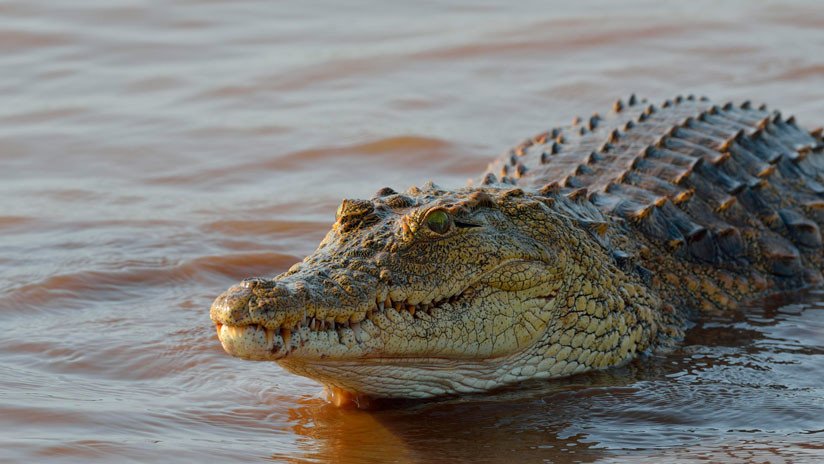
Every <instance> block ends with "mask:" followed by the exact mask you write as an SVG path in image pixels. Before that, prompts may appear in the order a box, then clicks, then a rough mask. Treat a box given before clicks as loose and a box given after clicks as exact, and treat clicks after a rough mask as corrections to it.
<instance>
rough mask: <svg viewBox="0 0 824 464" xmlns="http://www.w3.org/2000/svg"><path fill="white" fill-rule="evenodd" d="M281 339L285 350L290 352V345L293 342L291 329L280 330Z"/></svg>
mask: <svg viewBox="0 0 824 464" xmlns="http://www.w3.org/2000/svg"><path fill="white" fill-rule="evenodd" d="M280 338H282V339H283V346H284V349H286V350H289V343H290V342H291V341H292V331H291V330H289V329H285V328H283V329H280Z"/></svg>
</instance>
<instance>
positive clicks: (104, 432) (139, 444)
mask: <svg viewBox="0 0 824 464" xmlns="http://www.w3.org/2000/svg"><path fill="white" fill-rule="evenodd" d="M338 3H339V2H325V4H311V5H310V4H309V3H294V2H293V3H291V4H289V5H288V8H287V7H286V6H285V5H282V4H279V3H273V2H265V1H256V0H249V1H244V2H237V1H219V0H170V1H166V2H150V1H141V0H119V1H116V2H111V1H106V2H104V1H101V0H75V1H71V2H69V1H43V0H6V1H4V2H0V102H2V104H0V322H2V323H3V327H4V329H5V330H3V331H2V332H0V461H17V462H43V461H69V462H76V461H86V460H90V459H93V460H100V461H106V462H120V461H138V462H157V461H162V462H169V461H180V462H193V461H195V462H197V461H206V460H209V461H212V460H223V461H254V460H257V461H260V460H270V459H274V460H276V461H297V462H301V461H310V462H311V461H319V462H327V461H330V460H332V461H336V462H370V461H373V462H384V461H385V460H386V459H392V460H395V461H397V462H443V461H446V460H467V461H468V460H473V461H479V462H497V461H504V462H513V460H516V461H535V460H552V461H556V462H566V461H570V460H578V461H610V460H615V461H621V460H622V459H625V458H627V457H628V456H633V457H639V456H641V457H646V458H648V459H649V460H650V461H655V462H657V461H658V460H662V459H666V460H673V459H681V460H700V459H705V460H714V461H725V460H729V459H739V460H746V459H749V458H750V457H752V458H753V459H754V460H761V461H763V460H773V461H781V460H795V461H804V460H805V459H806V460H815V459H818V458H819V457H820V456H822V455H824V449H822V443H824V420H823V419H822V417H824V403H822V398H824V394H822V393H824V392H822V387H821V385H820V382H818V381H817V379H819V378H820V373H821V372H824V369H822V368H824V365H822V364H824V356H822V350H824V340H822V333H824V311H822V309H824V294H822V293H821V292H820V291H819V292H816V291H811V292H807V293H799V294H797V295H793V296H792V298H791V299H789V300H774V301H767V302H760V303H758V304H755V305H754V306H752V307H751V308H747V309H744V310H742V311H740V312H738V313H735V314H730V315H725V316H724V317H721V316H718V317H717V318H716V319H712V320H706V321H704V322H702V323H701V324H699V325H697V326H696V327H694V328H693V329H692V331H691V332H690V333H689V335H688V339H687V340H686V342H685V344H684V345H683V347H682V348H680V349H679V350H678V351H676V352H674V353H671V354H668V355H660V356H657V357H654V358H651V359H645V360H642V361H640V362H637V363H634V364H632V365H630V366H627V367H625V368H623V369H618V370H613V371H609V372H604V373H596V374H588V375H582V376H577V377H574V378H571V379H567V380H564V381H558V382H542V383H534V384H530V385H523V386H522V388H518V389H511V390H506V391H501V392H497V393H495V394H493V395H484V396H475V397H466V398H460V399H456V398H452V399H444V400H440V401H433V402H427V403H395V404H385V405H382V409H379V410H376V411H368V412H367V411H353V410H339V409H334V408H331V407H329V406H328V405H326V403H325V402H324V401H323V400H322V399H321V392H320V388H319V387H318V385H316V384H315V383H313V382H311V381H309V380H307V379H303V378H300V377H295V376H292V375H288V374H286V373H285V372H283V371H282V370H281V369H279V368H278V367H277V366H276V365H274V364H269V363H258V364H256V363H250V362H245V361H240V360H237V359H233V358H231V357H229V356H227V355H226V354H225V353H224V352H223V351H222V349H221V348H220V345H219V343H218V342H217V341H216V339H215V336H214V329H213V328H212V326H211V324H210V322H209V320H208V314H207V308H208V307H209V304H210V303H211V301H212V299H213V298H214V297H215V296H216V295H217V294H218V293H220V292H221V291H223V290H224V289H225V288H226V287H227V286H228V285H230V284H232V283H234V282H236V281H237V280H239V279H241V278H243V277H247V276H250V275H271V274H275V273H279V272H282V271H284V270H286V269H288V268H289V266H291V264H293V263H294V262H295V261H297V260H299V259H300V258H302V257H303V256H304V255H305V254H306V253H308V252H309V251H311V250H312V249H313V248H314V247H315V245H316V244H317V243H318V242H319V241H320V239H321V238H322V237H323V235H324V234H325V232H326V230H327V228H328V227H329V225H330V223H331V222H332V220H333V216H334V211H335V209H336V207H337V205H338V204H339V202H340V200H341V198H343V197H368V196H370V195H371V194H372V193H373V192H375V191H376V190H378V189H379V188H381V187H384V186H387V185H388V186H392V187H394V188H396V189H403V188H406V187H408V186H409V185H410V184H412V183H418V184H421V183H423V182H425V181H427V180H429V179H432V180H434V181H435V182H437V183H438V184H441V185H445V186H458V185H462V184H463V183H464V182H465V181H466V179H467V178H471V177H476V176H477V175H479V174H480V173H481V172H482V171H483V168H484V167H485V166H486V164H487V163H488V162H489V161H491V159H492V158H493V157H494V155H495V154H496V153H500V152H501V150H502V149H504V148H505V147H507V146H511V145H513V144H515V143H517V142H518V141H520V140H522V139H523V138H524V137H527V136H530V135H533V134H536V133H538V132H541V131H542V130H545V129H546V128H547V127H549V126H551V125H556V124H564V123H566V122H568V121H569V120H571V119H572V116H574V115H576V114H579V115H581V114H585V113H588V112H591V111H604V110H605V109H606V108H608V107H609V105H610V102H611V101H613V100H614V99H616V98H618V97H622V96H626V95H628V94H629V93H631V92H636V93H638V94H639V95H643V96H645V97H648V98H650V99H652V100H662V99H664V98H669V97H672V96H674V95H675V94H678V93H695V94H706V95H709V96H711V97H713V98H716V99H719V100H724V99H740V100H743V99H753V100H754V101H762V100H763V101H765V102H767V103H768V104H769V105H771V106H772V107H779V108H781V109H782V110H784V111H785V113H792V114H795V115H796V116H797V118H798V120H799V122H800V123H802V124H808V125H809V126H811V127H815V126H816V125H821V124H822V122H824V106H822V104H821V102H822V101H824V85H822V83H824V61H822V54H821V53H820V51H821V46H822V43H824V32H822V31H824V10H822V9H821V7H820V6H819V5H818V4H817V3H816V2H809V1H804V0H796V1H790V2H786V3H784V4H781V5H779V4H777V3H757V4H754V3H752V2H749V1H744V0H734V1H729V2H724V3H723V4H720V5H719V4H718V2H711V1H709V0H699V1H694V2H681V3H679V4H675V3H666V4H665V3H661V2H653V1H647V0H632V1H628V2H621V5H620V6H619V5H615V4H613V2H606V1H599V2H594V3H593V2H586V3H580V4H577V3H576V4H574V5H569V4H568V3H570V2H555V1H552V2H545V1H537V0H536V1H527V2H525V3H524V2H521V3H519V4H518V6H517V7H514V6H513V5H511V4H510V3H507V2H496V1H482V2H463V3H460V2H459V3H455V2H448V3H445V2H428V3H422V2H408V3H404V4H399V3H395V4H391V5H390V4H386V2H375V1H371V0H359V1H357V2H354V3H351V2H350V3H348V4H347V6H346V7H345V8H343V7H341V6H339V5H338ZM515 458H517V459H515Z"/></svg>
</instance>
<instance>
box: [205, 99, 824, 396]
mask: <svg viewBox="0 0 824 464" xmlns="http://www.w3.org/2000/svg"><path fill="white" fill-rule="evenodd" d="M822 151H824V143H822V134H821V129H817V130H814V131H812V132H809V131H807V130H804V129H802V128H800V127H799V126H798V125H797V124H796V122H795V120H794V118H792V117H790V118H784V117H782V116H781V115H780V113H777V112H769V111H767V109H766V108H765V107H764V106H763V105H762V106H759V107H755V106H753V105H752V104H750V103H749V102H744V103H742V104H740V105H733V104H732V103H728V104H725V105H723V106H719V105H715V104H713V103H712V102H710V101H708V100H707V99H706V98H703V97H702V98H695V97H692V96H689V97H685V98H683V97H677V98H675V99H673V100H667V101H665V102H663V104H659V105H652V104H649V103H647V102H646V101H640V100H638V99H636V98H635V96H631V97H630V98H629V99H628V100H626V101H621V100H619V101H617V102H615V104H614V105H613V108H612V110H611V111H609V112H607V113H604V114H603V115H598V114H594V115H592V116H591V117H588V118H584V119H581V118H575V119H574V120H573V123H572V125H570V126H567V127H563V128H555V129H551V130H549V131H547V132H544V133H542V134H539V135H537V136H535V137H533V138H531V139H528V140H526V141H525V142H523V143H521V144H520V145H518V146H517V147H515V148H514V149H512V150H510V151H509V152H508V153H506V154H505V155H504V156H503V157H501V158H500V159H499V160H497V161H495V162H493V163H492V164H491V165H490V166H489V168H488V170H487V172H486V173H485V174H484V175H483V176H482V177H481V178H480V179H478V180H477V181H476V182H473V183H472V185H470V186H468V187H465V188H462V189H457V190H445V189H442V188H439V187H437V186H435V185H433V184H427V185H426V186H424V187H421V188H417V187H412V188H410V189H409V190H408V191H406V192H404V193H397V192H395V191H394V190H392V189H390V188H384V189H382V190H380V191H379V192H378V193H377V194H376V195H375V196H374V197H373V198H372V199H370V200H344V202H343V203H342V204H341V207H340V208H339V209H338V213H337V216H336V222H335V224H334V225H333V227H332V230H331V231H330V232H329V234H328V235H327V236H326V238H325V239H324V240H323V242H322V243H321V244H320V246H319V247H318V249H317V251H315V252H314V253H313V254H312V255H310V256H308V257H307V258H306V259H305V260H304V261H303V262H301V263H298V264H296V265H295V266H293V267H292V269H290V270H289V271H288V272H286V273H284V274H282V275H280V276H277V277H275V278H274V279H262V278H255V279H247V280H245V281H243V282H242V283H240V284H239V285H236V286H234V287H232V288H230V289H229V290H227V291H226V292H224V293H223V294H222V295H221V296H220V297H218V298H217V299H216V300H215V302H214V304H213V305H212V309H211V317H212V319H213V321H214V322H215V323H216V325H217V330H218V336H219V338H220V340H221V342H222V344H223V346H224V348H225V349H226V350H227V351H228V352H229V353H231V354H233V355H236V356H239V357H242V358H246V359H253V360H275V361H277V362H279V363H280V364H281V365H282V366H283V367H285V368H286V369H288V370H290V371H292V372H295V373H297V374H300V375H305V376H308V377H310V378H313V379H316V380H318V381H319V382H321V383H322V384H324V385H325V386H326V387H327V389H328V391H329V392H330V396H331V398H332V399H333V400H334V401H335V402H336V403H338V404H342V403H346V402H348V401H359V400H360V399H364V398H367V397H413V398H422V397H432V396H438V395H444V394H455V393H462V392H478V391H486V390H490V389H493V388H496V387H499V386H502V385H507V384H512V383H516V382H518V381H521V380H525V379H531V378H552V377H560V376H566V375H571V374H575V373H579V372H584V371H588V370H593V369H603V368H608V367H611V366H616V365H621V364H623V363H626V362H628V361H629V360H631V359H633V358H634V357H636V356H638V355H639V353H643V352H648V351H650V350H653V349H657V348H661V347H665V346H671V345H672V343H674V342H676V341H677V340H678V339H679V338H680V337H681V335H682V334H683V329H684V327H685V323H686V321H687V320H688V319H690V318H694V317H699V316H700V313H701V312H706V311H723V310H728V309H730V308H732V307H734V306H736V305H737V304H738V303H740V302H742V301H744V300H747V299H751V298H754V297H757V296H759V295H761V294H764V293H766V292H774V291H785V290H789V289H793V288H799V287H802V286H807V285H816V284H819V283H821V281H822V274H821V271H822V268H824V252H822V235H821V228H822V227H824V185H822V184H824V154H822Z"/></svg>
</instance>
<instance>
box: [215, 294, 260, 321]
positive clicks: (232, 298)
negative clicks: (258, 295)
mask: <svg viewBox="0 0 824 464" xmlns="http://www.w3.org/2000/svg"><path fill="white" fill-rule="evenodd" d="M251 298H252V290H251V289H249V288H248V287H245V286H243V285H235V286H233V287H231V288H229V289H228V290H226V291H225V292H223V293H222V294H221V295H220V296H218V297H217V298H216V299H215V301H214V303H212V309H211V317H212V320H213V321H215V322H216V323H220V324H238V323H242V322H243V321H244V320H245V319H246V318H248V315H249V310H248V305H249V300H250V299H251Z"/></svg>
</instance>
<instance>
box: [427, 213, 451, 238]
mask: <svg viewBox="0 0 824 464" xmlns="http://www.w3.org/2000/svg"><path fill="white" fill-rule="evenodd" d="M451 226H452V220H451V219H450V217H449V215H448V214H446V211H443V210H440V209H436V210H435V211H431V212H430V213H429V214H427V215H426V227H429V230H431V231H432V232H435V233H436V234H445V233H447V232H449V228H450V227H451Z"/></svg>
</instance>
